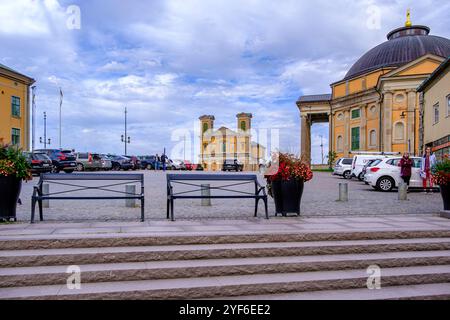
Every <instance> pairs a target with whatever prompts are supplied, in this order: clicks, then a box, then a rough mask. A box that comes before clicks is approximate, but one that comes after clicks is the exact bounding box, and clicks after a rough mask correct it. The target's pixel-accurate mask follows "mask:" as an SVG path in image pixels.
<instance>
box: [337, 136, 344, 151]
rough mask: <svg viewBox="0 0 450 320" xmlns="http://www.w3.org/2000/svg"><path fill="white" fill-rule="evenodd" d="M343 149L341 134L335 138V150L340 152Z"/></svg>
mask: <svg viewBox="0 0 450 320" xmlns="http://www.w3.org/2000/svg"><path fill="white" fill-rule="evenodd" d="M343 149H344V138H342V136H338V137H337V140H336V150H337V151H338V152H342V151H343Z"/></svg>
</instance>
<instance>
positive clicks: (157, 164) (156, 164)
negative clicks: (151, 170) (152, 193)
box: [155, 154, 161, 171]
mask: <svg viewBox="0 0 450 320" xmlns="http://www.w3.org/2000/svg"><path fill="white" fill-rule="evenodd" d="M155 162H156V163H155V169H156V171H158V170H159V163H160V162H161V158H160V157H159V155H158V154H156V158H155Z"/></svg>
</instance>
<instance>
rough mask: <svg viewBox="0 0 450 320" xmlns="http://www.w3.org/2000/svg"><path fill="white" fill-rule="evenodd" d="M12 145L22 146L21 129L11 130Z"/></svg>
mask: <svg viewBox="0 0 450 320" xmlns="http://www.w3.org/2000/svg"><path fill="white" fill-rule="evenodd" d="M11 144H13V145H19V144H20V129H16V128H12V130H11Z"/></svg>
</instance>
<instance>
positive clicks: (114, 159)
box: [108, 154, 133, 171]
mask: <svg viewBox="0 0 450 320" xmlns="http://www.w3.org/2000/svg"><path fill="white" fill-rule="evenodd" d="M108 157H109V158H110V159H111V163H112V170H116V171H119V170H125V171H128V170H130V169H132V168H133V164H132V163H131V159H130V158H127V157H124V156H116V155H110V154H109V155H108Z"/></svg>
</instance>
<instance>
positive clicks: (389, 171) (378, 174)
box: [364, 157, 423, 192]
mask: <svg viewBox="0 0 450 320" xmlns="http://www.w3.org/2000/svg"><path fill="white" fill-rule="evenodd" d="M400 160H401V158H400V157H399V158H386V159H381V160H380V161H379V162H378V163H375V165H374V164H372V166H371V167H369V168H367V172H366V174H365V176H364V181H365V182H367V183H368V184H369V185H371V186H372V187H373V188H375V189H377V190H380V191H385V192H387V191H391V190H392V189H394V188H398V186H399V184H400V183H401V182H403V179H402V178H401V177H400V167H399V165H398V164H399V162H400ZM411 160H413V167H412V170H411V180H410V184H409V186H410V187H411V188H422V187H423V186H422V178H421V177H420V165H421V163H422V158H418V157H411Z"/></svg>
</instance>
